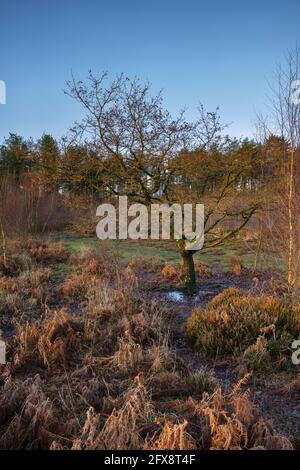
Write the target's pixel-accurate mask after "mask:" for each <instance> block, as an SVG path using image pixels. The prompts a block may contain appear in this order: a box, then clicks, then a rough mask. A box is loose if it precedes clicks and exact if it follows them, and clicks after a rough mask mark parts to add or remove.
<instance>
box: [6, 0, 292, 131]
mask: <svg viewBox="0 0 300 470" xmlns="http://www.w3.org/2000/svg"><path fill="white" fill-rule="evenodd" d="M0 17H1V22H0V51H1V55H0V80H5V82H6V85H7V104H6V105H0V140H2V138H3V136H7V135H8V133H9V132H16V133H20V134H22V135H24V136H25V137H29V136H33V137H38V136H40V135H41V134H42V133H43V132H48V133H51V134H53V135H54V136H55V137H60V136H62V135H63V134H64V133H65V132H66V131H67V129H68V127H70V126H71V125H72V122H73V121H74V120H75V119H77V118H79V117H80V115H81V111H80V108H79V106H78V105H77V104H76V103H73V102H72V100H71V99H70V98H68V97H67V96H65V95H64V94H63V91H62V90H63V88H64V84H65V81H66V80H67V79H68V78H69V77H70V74H71V70H73V72H74V74H75V75H76V76H77V77H78V78H80V79H82V78H85V77H86V75H87V71H88V69H90V68H91V69H92V70H93V71H94V72H101V71H103V70H107V71H109V72H111V73H112V74H114V73H119V72H125V73H126V74H129V75H132V76H133V75H137V76H139V77H141V78H143V79H149V80H150V81H151V82H152V84H153V89H154V91H157V90H159V89H161V88H163V89H164V96H165V104H166V105H167V107H168V108H169V109H170V110H171V111H172V112H174V113H175V112H177V111H178V110H179V109H181V108H182V107H184V106H185V105H186V106H187V107H188V114H189V116H191V117H193V116H194V115H195V108H196V106H197V103H198V102H199V101H201V102H203V103H204V105H205V106H206V107H207V108H208V109H213V108H215V107H216V106H220V108H221V113H222V116H223V118H224V120H225V121H226V122H232V123H233V124H232V125H231V128H230V133H231V134H233V135H237V136H247V135H248V136H251V133H252V130H253V121H254V120H255V113H256V111H258V110H259V109H260V108H261V107H262V105H263V103H264V102H265V101H266V94H267V92H268V86H267V80H268V79H271V78H272V73H273V70H274V68H275V66H276V64H278V63H279V62H281V61H282V60H283V59H284V56H285V54H286V52H287V50H288V49H290V48H293V47H294V46H295V44H296V42H299V41H300V34H299V32H300V28H299V25H300V1H299V0H285V1H283V0H280V1H279V0H260V1H258V0H252V1H241V0H239V1H237V0H223V1H222V0H215V1H211V2H209V1H208V0H205V1H204V0H198V1H197V0H185V1H183V0H182V1H177V0H172V1H171V0H160V1H157V0H151V1H147V2H146V1H144V0H140V1H135V0H127V1H126V0H123V1H121V0H106V1H104V0H26V1H24V0H3V1H1V3H0Z"/></svg>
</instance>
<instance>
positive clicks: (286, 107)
mask: <svg viewBox="0 0 300 470" xmlns="http://www.w3.org/2000/svg"><path fill="white" fill-rule="evenodd" d="M275 78H276V81H275V86H272V87H271V90H272V97H271V99H270V110H271V116H270V118H271V121H270V125H269V127H268V126H266V125H265V126H264V128H265V133H267V134H268V135H270V134H275V133H277V135H279V136H280V137H281V139H282V141H283V142H284V143H285V145H282V159H283V161H284V162H286V163H287V165H283V167H285V168H287V171H285V173H283V174H282V177H283V178H284V179H285V186H284V187H285V196H286V197H285V196H284V203H283V204H282V212H285V207H284V206H286V208H287V229H286V232H287V234H288V236H287V237H286V240H287V245H288V246H287V283H288V287H289V289H290V290H291V289H293V287H294V285H295V282H296V278H297V271H298V263H299V257H300V249H299V243H298V241H299V240H298V239H299V233H298V232H299V228H298V227H297V225H298V224H297V221H296V213H297V212H298V211H297V210H296V209H297V207H298V203H297V198H298V196H299V191H297V189H299V188H297V182H296V163H297V155H299V150H300V100H299V99H298V98H299V94H298V90H299V89H300V82H299V80H300V48H299V46H296V47H295V49H294V50H292V51H291V52H289V54H288V55H287V57H286V62H285V64H284V65H283V66H282V65H280V66H279V67H278V68H277V70H276V73H275ZM297 192H298V194H297ZM285 201H286V202H285Z"/></svg>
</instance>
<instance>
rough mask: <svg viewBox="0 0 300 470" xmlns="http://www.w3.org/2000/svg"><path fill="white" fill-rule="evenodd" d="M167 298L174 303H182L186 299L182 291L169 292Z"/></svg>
mask: <svg viewBox="0 0 300 470" xmlns="http://www.w3.org/2000/svg"><path fill="white" fill-rule="evenodd" d="M166 297H167V299H169V300H173V301H174V302H182V301H183V300H184V299H185V295H184V294H183V292H180V291H172V292H167V293H166Z"/></svg>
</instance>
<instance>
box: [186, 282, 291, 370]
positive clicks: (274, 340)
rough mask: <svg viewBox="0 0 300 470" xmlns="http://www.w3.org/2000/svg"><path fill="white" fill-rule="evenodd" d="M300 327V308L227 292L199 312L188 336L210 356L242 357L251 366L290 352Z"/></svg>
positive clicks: (190, 322)
mask: <svg viewBox="0 0 300 470" xmlns="http://www.w3.org/2000/svg"><path fill="white" fill-rule="evenodd" d="M299 327H300V305H299V304H296V305H292V304H291V303H289V302H287V301H285V300H278V299H276V298H274V297H270V296H268V295H265V294H262V295H259V296H256V297H255V296H254V295H252V294H251V293H247V294H245V293H243V292H242V291H241V290H238V289H226V290H224V291H223V292H222V293H221V294H219V295H217V296H216V297H215V298H214V299H212V301H211V302H210V303H209V304H208V305H207V307H206V308H204V309H202V308H196V309H195V310H194V311H193V313H192V315H191V316H190V317H189V319H188V320H187V323H186V335H187V337H188V339H189V341H190V342H191V344H193V346H194V347H195V348H196V349H198V350H199V351H201V352H203V353H206V354H210V355H214V356H215V355H219V356H221V355H226V354H237V355H241V354H243V355H244V357H245V358H248V359H249V361H250V363H252V364H256V365H257V364H258V365H259V363H263V362H264V361H266V360H270V361H274V360H277V359H279V357H280V355H281V354H283V353H284V352H285V351H287V350H288V349H289V347H290V345H291V342H292V340H293V339H294V338H297V337H298V334H299V333H298V332H299Z"/></svg>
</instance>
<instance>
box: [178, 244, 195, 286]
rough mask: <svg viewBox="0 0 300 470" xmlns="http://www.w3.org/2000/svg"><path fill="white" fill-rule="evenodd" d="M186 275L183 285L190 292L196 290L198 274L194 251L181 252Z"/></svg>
mask: <svg viewBox="0 0 300 470" xmlns="http://www.w3.org/2000/svg"><path fill="white" fill-rule="evenodd" d="M180 254H181V257H182V266H183V273H184V280H183V284H184V287H185V288H186V289H188V290H189V291H194V290H195V289H196V273H195V265H194V259H193V254H194V252H193V251H180Z"/></svg>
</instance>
